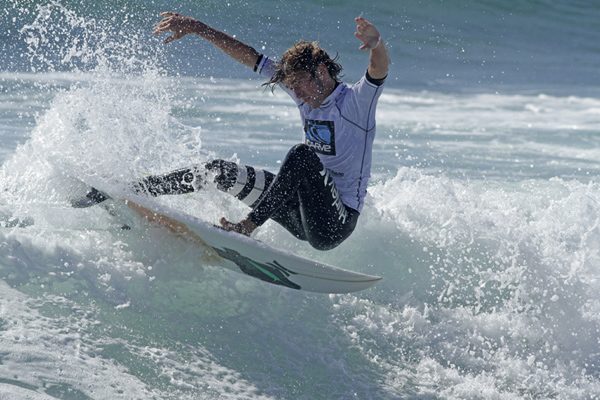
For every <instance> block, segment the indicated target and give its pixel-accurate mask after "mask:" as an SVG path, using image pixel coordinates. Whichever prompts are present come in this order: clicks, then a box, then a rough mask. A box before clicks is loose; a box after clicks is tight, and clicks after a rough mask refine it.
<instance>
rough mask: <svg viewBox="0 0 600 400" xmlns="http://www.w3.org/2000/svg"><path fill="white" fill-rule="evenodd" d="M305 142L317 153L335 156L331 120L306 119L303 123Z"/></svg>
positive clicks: (333, 130) (333, 131)
mask: <svg viewBox="0 0 600 400" xmlns="http://www.w3.org/2000/svg"><path fill="white" fill-rule="evenodd" d="M304 133H305V135H306V144H307V145H309V146H310V147H312V148H313V149H314V150H315V151H316V152H317V153H320V154H324V155H327V156H335V126H334V123H333V121H317V120H314V119H307V120H306V122H305V124H304Z"/></svg>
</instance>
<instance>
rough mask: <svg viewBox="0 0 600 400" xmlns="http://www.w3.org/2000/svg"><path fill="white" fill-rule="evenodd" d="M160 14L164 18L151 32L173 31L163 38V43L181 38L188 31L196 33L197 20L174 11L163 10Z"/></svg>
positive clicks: (155, 33)
mask: <svg viewBox="0 0 600 400" xmlns="http://www.w3.org/2000/svg"><path fill="white" fill-rule="evenodd" d="M160 16H161V17H164V18H163V19H162V21H160V22H159V23H158V24H156V26H155V27H154V29H152V34H154V35H158V34H159V33H164V32H173V36H169V37H168V38H166V39H165V44H167V43H170V42H172V41H174V40H178V39H181V38H182V37H184V36H185V35H187V34H188V33H196V27H197V24H198V23H199V21H198V20H195V19H193V18H190V17H186V16H184V15H181V14H177V13H174V12H164V13H162V14H160Z"/></svg>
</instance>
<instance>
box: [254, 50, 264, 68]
mask: <svg viewBox="0 0 600 400" xmlns="http://www.w3.org/2000/svg"><path fill="white" fill-rule="evenodd" d="M263 57H264V56H263V55H262V54H261V55H259V56H258V58H257V59H256V64H254V72H256V71H257V70H258V66H259V65H260V62H261V61H262V59H263Z"/></svg>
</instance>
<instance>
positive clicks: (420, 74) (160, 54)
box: [0, 0, 600, 400]
mask: <svg viewBox="0 0 600 400" xmlns="http://www.w3.org/2000/svg"><path fill="white" fill-rule="evenodd" d="M81 3H83V4H81ZM2 5H3V6H2V7H1V8H0V22H1V23H0V49H1V50H2V51H0V188H1V189H0V277H1V281H0V399H77V400H80V399H290V400H291V399H311V400H313V399H419V400H421V399H594V398H600V279H599V276H600V179H599V178H600V167H599V165H598V160H600V142H599V139H600V134H599V128H600V7H598V4H597V2H595V1H592V0H579V1H570V2H561V1H558V0H544V1H529V2H522V1H502V2H500V1H492V0H487V1H474V0H472V1H465V2H459V3H457V2H450V1H441V0H438V1H434V0H423V1H417V0H407V1H403V2H399V1H396V0H386V1H380V2H377V4H372V5H365V4H364V2H359V1H343V0H335V1H334V0H331V1H312V0H311V1H308V2H300V3H293V2H286V1H277V0H275V1H262V0H260V1H253V2H250V1H247V0H243V1H242V0H230V1H228V2H221V1H208V0H205V1H192V0H182V1H178V2H175V1H171V0H154V1H150V0H118V1H110V2H79V1H70V0H54V1H48V0H39V1H20V0H2ZM169 10H173V11H178V12H182V13H185V14H188V15H190V16H195V17H198V18H200V19H202V20H204V21H206V22H207V23H209V24H211V25H213V26H215V27H217V28H220V29H223V30H226V31H227V32H229V33H232V34H236V35H237V36H238V37H239V38H240V39H242V40H244V41H245V42H247V43H249V44H251V45H253V46H255V47H256V48H258V49H260V50H261V51H263V52H264V53H265V54H268V55H271V56H274V57H276V56H278V55H279V54H281V52H283V51H284V50H285V49H287V48H288V47H289V46H291V45H292V44H293V43H294V42H295V41H296V40H297V39H300V38H305V39H310V40H317V39H318V40H319V41H320V42H321V44H322V45H323V46H324V47H326V48H327V49H329V50H330V52H332V53H333V54H335V53H338V54H339V57H340V61H341V62H342V64H343V65H344V67H345V69H344V73H345V76H344V80H346V81H347V82H353V81H356V80H358V79H359V78H360V77H361V75H362V74H363V73H364V70H365V68H366V66H367V64H368V55H367V54H366V53H363V52H360V51H359V50H358V47H359V43H358V41H357V40H356V39H355V38H354V36H353V32H354V30H355V24H354V21H353V19H354V17H356V16H359V15H363V16H364V17H365V18H367V19H368V20H370V21H371V22H373V23H374V24H375V25H376V26H377V27H378V28H379V30H380V31H381V33H382V35H383V36H384V38H385V40H386V42H387V44H388V47H389V50H390V56H391V59H392V64H393V65H392V68H391V70H390V75H389V77H388V81H387V84H386V85H387V86H386V88H385V91H384V94H383V95H382V97H381V100H380V102H379V107H378V114H377V123H378V132H377V138H376V140H375V145H374V158H373V171H372V172H373V177H372V180H371V182H370V187H369V195H368V198H367V204H366V206H365V208H364V210H363V213H362V215H361V218H360V222H359V226H358V228H357V230H356V232H355V233H354V234H353V236H352V237H351V238H350V239H348V240H347V241H346V242H345V243H344V244H343V245H341V246H340V247H338V248H336V249H334V250H332V251H328V252H319V251H317V250H314V249H312V248H310V247H309V246H308V245H306V244H305V243H302V242H298V241H297V240H295V239H293V238H292V237H291V235H289V234H288V233H287V232H285V231H284V230H283V229H282V228H280V227H279V226H277V225H276V224H273V223H271V222H269V223H267V224H265V225H264V226H263V227H261V228H260V229H259V230H258V231H257V234H256V237H257V238H258V239H260V240H262V241H264V242H267V243H270V244H273V245H275V246H277V247H280V248H283V249H286V250H289V251H292V252H295V253H298V254H301V255H303V256H307V257H310V258H313V259H318V260H321V261H324V262H326V263H330V264H333V265H337V266H340V267H343V268H347V269H351V270H355V271H360V272H365V273H369V274H375V275H380V276H382V277H383V278H384V280H383V281H382V282H380V283H379V284H377V285H376V286H374V287H373V288H371V289H369V290H366V291H362V292H358V293H354V294H349V295H319V294H311V293H303V292H297V291H292V290H289V289H285V288H282V287H277V286H273V285H268V284H265V283H263V282H261V281H258V280H251V279H248V278H246V277H245V276H242V275H240V274H236V273H233V272H230V271H226V270H223V269H219V268H217V267H214V266H211V265H208V264H206V263H205V262H203V261H202V250H201V249H198V248H196V247H195V246H194V245H193V244H191V243H188V242H186V241H185V240H182V239H180V238H177V237H174V236H172V235H171V234H169V232H167V231H165V230H164V229H161V228H159V227H156V226H152V225H150V224H148V223H146V222H144V221H143V220H141V219H140V218H138V217H136V216H135V215H133V214H131V213H129V212H128V211H126V210H124V208H123V207H122V206H121V205H120V204H115V203H111V204H108V207H107V208H105V207H93V208H89V209H84V210H80V209H73V208H71V207H70V206H69V201H70V199H72V198H73V197H76V196H78V195H81V194H83V193H85V191H86V188H87V185H86V184H84V183H82V181H85V182H87V184H92V185H93V184H98V185H103V187H110V188H111V189H112V190H115V191H118V190H124V188H125V187H126V184H127V182H130V181H132V180H135V179H138V178H139V177H141V176H142V175H143V174H147V173H158V172H165V171H168V170H171V169H175V168H179V167H183V166H187V165H190V164H194V163H198V162H202V161H204V160H207V159H209V158H211V157H220V158H225V159H229V160H234V161H240V162H244V163H246V164H249V165H254V166H259V167H263V168H266V169H268V170H271V171H273V172H276V171H277V168H278V166H279V164H280V163H281V160H282V159H283V157H284V156H285V154H286V152H287V150H288V149H289V148H290V147H291V146H292V145H294V144H295V143H297V142H298V141H299V140H300V137H301V126H300V121H299V118H298V116H297V112H296V110H295V107H294V105H293V104H292V102H291V100H289V99H288V98H286V95H285V94H284V93H282V92H281V91H277V90H276V91H275V93H271V91H270V90H265V89H264V88H263V87H261V84H262V82H261V80H260V79H259V78H258V77H256V76H255V75H254V74H253V73H252V72H251V71H249V70H246V69H245V68H244V67H242V66H238V65H235V63H234V62H233V61H231V60H229V59H228V58H227V57H226V56H223V55H222V54H220V53H219V52H218V51H216V50H215V49H213V48H212V47H211V46H210V45H208V44H207V43H205V42H203V41H202V40H201V39H199V38H197V37H186V38H184V39H182V40H181V41H178V42H176V43H172V44H170V45H168V46H164V45H163V44H162V40H164V38H165V37H166V35H164V36H161V37H154V36H152V35H151V28H152V27H153V26H154V25H155V24H156V23H157V22H158V21H159V20H160V18H159V17H158V14H159V13H160V12H162V11H169ZM156 201H157V202H161V203H162V204H166V205H168V206H170V207H174V208H177V209H179V210H183V211H186V212H188V213H190V214H193V215H195V216H198V217H200V218H202V219H205V220H208V221H212V222H216V221H218V219H219V218H220V217H221V216H226V217H228V218H231V219H234V220H235V219H239V218H241V217H242V216H243V215H244V214H245V213H246V212H247V209H246V208H244V206H242V205H241V204H239V203H238V202H236V201H234V200H233V199H232V198H230V197H228V196H227V195H224V194H222V193H220V192H218V191H216V190H210V189H209V190H206V191H205V192H201V193H195V194H194V195H193V196H173V197H163V198H159V199H157V200H156ZM124 224H126V225H128V226H130V227H131V229H129V230H124V229H122V227H123V225H124Z"/></svg>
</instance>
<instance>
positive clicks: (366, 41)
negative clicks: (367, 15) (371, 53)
mask: <svg viewBox="0 0 600 400" xmlns="http://www.w3.org/2000/svg"><path fill="white" fill-rule="evenodd" d="M355 21H356V24H357V26H356V32H355V33H354V36H356V38H357V39H358V40H360V41H361V42H363V45H362V46H360V50H373V49H374V48H376V47H377V46H378V45H379V42H380V41H381V35H380V34H379V31H378V30H377V29H376V28H375V27H374V26H373V24H372V23H370V22H369V21H367V20H366V19H364V18H363V17H358V18H356V19H355Z"/></svg>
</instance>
